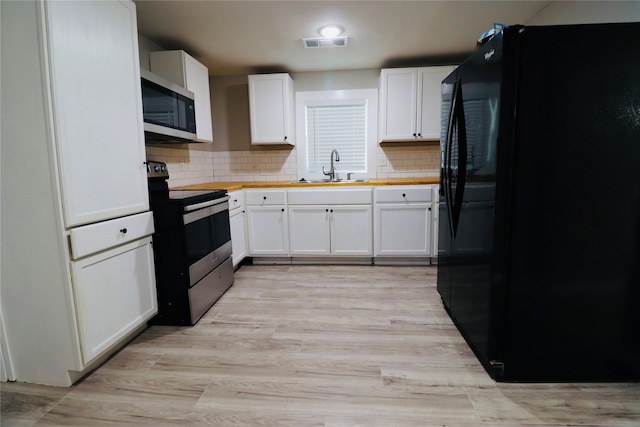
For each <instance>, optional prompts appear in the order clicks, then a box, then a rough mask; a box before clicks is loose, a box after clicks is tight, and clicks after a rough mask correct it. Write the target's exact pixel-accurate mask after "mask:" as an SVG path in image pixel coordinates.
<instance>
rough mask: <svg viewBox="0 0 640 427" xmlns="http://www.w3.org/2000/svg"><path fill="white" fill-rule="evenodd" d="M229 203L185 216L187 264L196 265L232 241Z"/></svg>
mask: <svg viewBox="0 0 640 427" xmlns="http://www.w3.org/2000/svg"><path fill="white" fill-rule="evenodd" d="M228 206H229V205H228V203H226V202H224V203H220V204H216V205H213V206H209V207H206V208H204V209H199V210H197V211H193V212H189V213H187V214H185V215H184V225H185V227H184V228H185V247H186V249H187V250H186V252H187V262H188V264H189V265H193V264H195V263H196V262H197V261H199V260H200V259H202V258H204V257H206V256H207V255H209V254H210V253H211V252H213V251H214V250H215V249H218V248H219V247H220V246H222V245H224V244H225V243H227V242H229V241H230V240H231V229H230V227H229V208H228Z"/></svg>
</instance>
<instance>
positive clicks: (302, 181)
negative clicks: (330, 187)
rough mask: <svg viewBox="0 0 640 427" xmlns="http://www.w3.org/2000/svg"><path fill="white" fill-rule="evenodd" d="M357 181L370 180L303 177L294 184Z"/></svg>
mask: <svg viewBox="0 0 640 427" xmlns="http://www.w3.org/2000/svg"><path fill="white" fill-rule="evenodd" d="M357 182H369V181H368V180H366V179H335V180H331V179H301V180H300V181H295V182H294V184H353V183H357Z"/></svg>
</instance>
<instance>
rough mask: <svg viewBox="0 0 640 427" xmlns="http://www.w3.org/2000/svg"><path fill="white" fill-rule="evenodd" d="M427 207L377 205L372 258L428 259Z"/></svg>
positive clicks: (428, 225)
mask: <svg viewBox="0 0 640 427" xmlns="http://www.w3.org/2000/svg"><path fill="white" fill-rule="evenodd" d="M431 221H432V219H431V204H427V203H420V204H411V205H378V206H376V220H375V232H374V235H375V255H376V256H380V255H395V256H402V255H411V256H416V255H417V256H430V255H431V227H432V223H431Z"/></svg>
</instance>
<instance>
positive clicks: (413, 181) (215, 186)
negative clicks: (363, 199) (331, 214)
mask: <svg viewBox="0 0 640 427" xmlns="http://www.w3.org/2000/svg"><path fill="white" fill-rule="evenodd" d="M434 184H440V178H439V177H433V178H393V179H371V180H369V181H367V182H349V183H342V184H329V183H305V184H299V183H294V182H281V181H252V182H205V183H202V184H193V185H184V186H179V187H172V188H171V189H172V190H220V189H224V190H227V191H237V190H243V189H247V188H310V187H328V188H331V187H336V188H341V187H379V186H387V185H434Z"/></svg>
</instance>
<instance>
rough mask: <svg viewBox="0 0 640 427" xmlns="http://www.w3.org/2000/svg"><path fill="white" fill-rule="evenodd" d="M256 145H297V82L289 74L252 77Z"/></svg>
mask: <svg viewBox="0 0 640 427" xmlns="http://www.w3.org/2000/svg"><path fill="white" fill-rule="evenodd" d="M249 116H250V122H251V143H252V144H290V145H295V138H294V123H295V117H294V105H293V80H291V77H290V76H289V74H283V73H280V74H258V75H250V76H249Z"/></svg>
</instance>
